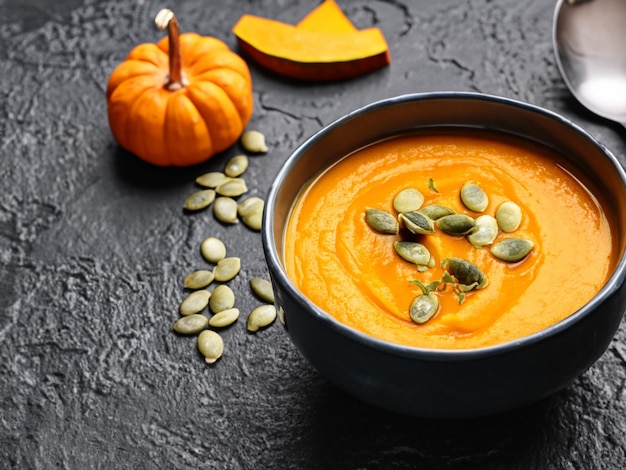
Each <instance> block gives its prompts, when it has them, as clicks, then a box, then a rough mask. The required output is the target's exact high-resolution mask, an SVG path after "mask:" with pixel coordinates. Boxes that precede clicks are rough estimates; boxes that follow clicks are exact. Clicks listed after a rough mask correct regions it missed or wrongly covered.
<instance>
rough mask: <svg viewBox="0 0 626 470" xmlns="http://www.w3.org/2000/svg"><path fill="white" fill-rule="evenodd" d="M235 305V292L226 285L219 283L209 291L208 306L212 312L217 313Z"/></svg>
mask: <svg viewBox="0 0 626 470" xmlns="http://www.w3.org/2000/svg"><path fill="white" fill-rule="evenodd" d="M234 306H235V293H234V292H233V290H232V289H231V288H230V287H228V286H226V285H223V284H222V285H219V286H217V287H216V288H215V289H213V292H212V293H211V298H210V299H209V308H210V309H211V311H212V312H213V313H219V312H221V311H223V310H228V309H229V308H233V307H234Z"/></svg>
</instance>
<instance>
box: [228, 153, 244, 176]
mask: <svg viewBox="0 0 626 470" xmlns="http://www.w3.org/2000/svg"><path fill="white" fill-rule="evenodd" d="M247 169H248V157H246V156H245V155H236V156H234V157H233V158H231V159H230V160H228V163H226V167H224V173H225V174H226V176H230V177H231V178H236V177H238V176H241V175H243V174H244V173H245V171H246V170H247Z"/></svg>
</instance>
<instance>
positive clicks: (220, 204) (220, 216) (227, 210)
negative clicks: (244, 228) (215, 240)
mask: <svg viewBox="0 0 626 470" xmlns="http://www.w3.org/2000/svg"><path fill="white" fill-rule="evenodd" d="M213 214H214V215H215V218H216V219H217V220H219V221H220V222H224V223H226V224H236V223H237V222H238V219H237V201H235V200H234V199H232V198H230V197H227V196H220V197H218V198H217V199H216V200H215V202H214V203H213Z"/></svg>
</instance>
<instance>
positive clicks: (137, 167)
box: [113, 146, 223, 190]
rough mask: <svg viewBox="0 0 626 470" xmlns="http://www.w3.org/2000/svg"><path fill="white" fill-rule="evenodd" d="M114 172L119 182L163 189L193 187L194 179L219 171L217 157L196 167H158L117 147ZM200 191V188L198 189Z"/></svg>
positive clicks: (219, 160) (142, 187) (143, 187)
mask: <svg viewBox="0 0 626 470" xmlns="http://www.w3.org/2000/svg"><path fill="white" fill-rule="evenodd" d="M113 165H114V171H115V173H116V174H117V176H118V178H119V180H120V181H122V182H124V183H125V184H127V185H129V186H134V187H137V188H141V189H147V190H149V189H163V188H171V187H178V186H189V185H190V184H191V185H193V182H194V181H195V179H196V178H197V177H198V176H200V175H201V174H203V173H206V172H208V171H221V169H222V167H223V162H222V161H221V159H220V158H219V155H216V156H214V157H212V158H211V159H210V160H208V161H206V162H204V163H199V164H197V165H192V166H187V167H160V166H156V165H152V164H150V163H147V162H144V161H143V160H141V159H140V158H138V157H137V156H135V155H133V154H132V153H130V152H128V151H126V150H124V149H123V148H122V147H120V146H118V147H117V148H116V150H115V153H114V163H113ZM198 189H200V188H198Z"/></svg>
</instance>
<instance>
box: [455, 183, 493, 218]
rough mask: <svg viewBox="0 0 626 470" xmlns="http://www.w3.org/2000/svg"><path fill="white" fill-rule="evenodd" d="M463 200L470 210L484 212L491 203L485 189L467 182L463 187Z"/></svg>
mask: <svg viewBox="0 0 626 470" xmlns="http://www.w3.org/2000/svg"><path fill="white" fill-rule="evenodd" d="M461 201H462V202H463V204H464V205H465V207H467V208H468V209H469V210H471V211H474V212H483V211H484V210H485V209H486V208H487V206H488V205H489V198H488V197H487V194H486V193H485V191H483V190H482V188H481V187H480V186H478V185H476V184H473V183H465V184H464V185H463V187H462V188H461Z"/></svg>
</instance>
